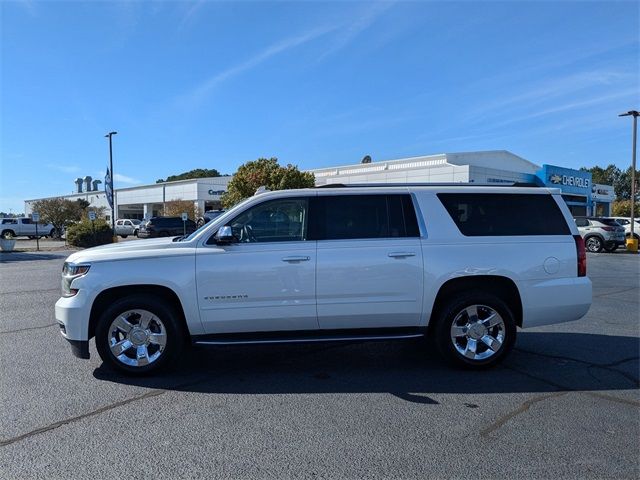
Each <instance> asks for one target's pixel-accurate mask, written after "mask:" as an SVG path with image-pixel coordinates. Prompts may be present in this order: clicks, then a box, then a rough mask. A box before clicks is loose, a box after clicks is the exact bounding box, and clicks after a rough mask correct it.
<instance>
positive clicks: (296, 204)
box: [229, 198, 309, 243]
mask: <svg viewBox="0 0 640 480" xmlns="http://www.w3.org/2000/svg"><path fill="white" fill-rule="evenodd" d="M308 205H309V201H308V199H307V198H284V199H281V200H271V201H268V202H264V203H261V204H259V205H256V206H255V207H253V208H250V209H249V210H247V211H245V212H243V213H241V214H240V215H238V216H237V217H236V218H235V219H233V220H232V221H231V222H230V223H229V225H230V226H231V230H232V232H233V235H234V237H236V239H237V240H238V242H240V243H263V242H293V241H303V240H306V239H307V222H308V218H307V217H308V211H309V208H308Z"/></svg>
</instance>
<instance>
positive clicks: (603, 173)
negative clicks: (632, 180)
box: [580, 164, 622, 186]
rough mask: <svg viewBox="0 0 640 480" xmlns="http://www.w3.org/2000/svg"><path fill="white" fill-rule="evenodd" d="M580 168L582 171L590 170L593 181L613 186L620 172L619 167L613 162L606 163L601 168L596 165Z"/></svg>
mask: <svg viewBox="0 0 640 480" xmlns="http://www.w3.org/2000/svg"><path fill="white" fill-rule="evenodd" d="M580 170H582V171H584V172H591V178H592V182H593V183H600V184H602V185H614V186H615V184H616V183H617V182H618V180H619V178H620V174H621V173H622V172H621V171H620V169H619V168H618V167H616V166H615V165H613V164H610V165H608V166H607V167H606V168H602V167H599V166H597V165H596V166H595V167H591V168H586V167H582V168H581V169H580Z"/></svg>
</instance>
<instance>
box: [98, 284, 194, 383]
mask: <svg viewBox="0 0 640 480" xmlns="http://www.w3.org/2000/svg"><path fill="white" fill-rule="evenodd" d="M184 338H185V332H184V331H183V328H182V327H181V324H180V322H179V317H178V313H177V312H176V311H175V309H174V308H173V307H172V306H171V305H170V304H168V303H166V302H165V301H163V300H162V299H161V298H158V297H157V296H153V295H146V294H138V295H131V296H128V297H124V298H122V299H120V300H117V301H116V302H114V303H113V304H112V305H111V306H110V307H108V308H107V309H106V310H105V311H104V312H103V313H102V315H101V316H100V318H99V320H98V324H97V326H96V348H97V350H98V353H99V354H100V357H101V358H102V360H103V361H104V362H105V363H106V364H108V365H109V366H111V367H113V368H115V369H117V370H120V371H123V372H125V373H128V374H133V375H143V374H148V373H152V372H156V371H159V370H161V369H162V368H163V367H165V366H166V365H167V364H168V363H170V362H171V361H172V360H173V359H175V358H176V356H177V355H178V354H179V353H180V351H181V350H182V348H183V346H184Z"/></svg>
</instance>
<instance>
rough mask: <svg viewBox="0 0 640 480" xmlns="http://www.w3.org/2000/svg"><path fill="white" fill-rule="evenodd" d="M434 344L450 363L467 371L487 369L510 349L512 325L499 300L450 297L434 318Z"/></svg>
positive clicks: (507, 310) (485, 295)
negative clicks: (467, 369)
mask: <svg viewBox="0 0 640 480" xmlns="http://www.w3.org/2000/svg"><path fill="white" fill-rule="evenodd" d="M436 322H437V323H436V330H435V335H436V344H437V347H438V350H439V351H440V353H441V354H442V355H443V356H444V357H445V358H446V359H447V360H449V361H450V362H452V363H454V364H457V365H460V366H463V367H467V368H474V369H479V368H488V367H492V366H494V365H496V364H497V363H498V362H500V361H501V360H502V359H503V358H504V357H505V356H506V355H507V354H508V353H509V352H510V351H511V349H512V348H513V345H514V343H515V339H516V323H515V319H514V316H513V313H512V311H511V309H510V308H509V307H508V306H507V304H506V303H505V302H504V301H502V300H501V299H500V298H499V297H497V296H495V295H493V294H490V293H485V292H480V291H478V292H469V293H466V294H463V295H461V296H458V297H452V298H451V299H450V300H449V301H448V302H446V304H445V305H444V307H443V308H442V309H440V313H439V315H438V317H437V319H436Z"/></svg>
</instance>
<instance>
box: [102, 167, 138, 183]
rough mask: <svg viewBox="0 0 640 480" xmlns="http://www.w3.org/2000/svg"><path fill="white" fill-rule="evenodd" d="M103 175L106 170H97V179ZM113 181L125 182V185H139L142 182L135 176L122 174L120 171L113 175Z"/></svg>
mask: <svg viewBox="0 0 640 480" xmlns="http://www.w3.org/2000/svg"><path fill="white" fill-rule="evenodd" d="M105 175H106V172H105V171H104V170H100V171H99V172H98V177H97V180H103V179H104V176H105ZM113 181H114V182H120V183H125V184H127V185H139V184H141V183H142V182H141V181H140V180H138V179H137V178H132V177H128V176H126V175H122V174H121V173H116V174H115V175H114V176H113Z"/></svg>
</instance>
